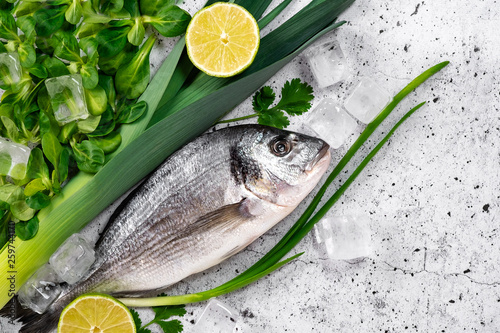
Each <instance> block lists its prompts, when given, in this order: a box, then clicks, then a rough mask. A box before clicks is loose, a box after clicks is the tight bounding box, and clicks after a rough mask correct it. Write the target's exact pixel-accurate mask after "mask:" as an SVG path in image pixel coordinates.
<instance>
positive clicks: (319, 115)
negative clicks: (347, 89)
mask: <svg viewBox="0 0 500 333" xmlns="http://www.w3.org/2000/svg"><path fill="white" fill-rule="evenodd" d="M303 125H304V127H305V128H309V129H311V130H312V131H313V132H314V133H316V136H319V137H320V138H321V139H323V140H325V141H326V142H327V143H328V144H329V145H330V147H332V148H334V149H337V148H339V147H340V146H341V145H342V144H343V143H344V141H345V140H346V139H347V137H349V135H351V134H352V133H353V132H354V130H355V129H356V126H358V123H357V122H356V120H354V119H353V118H352V117H351V116H349V115H348V114H347V112H345V111H344V110H343V109H342V108H340V107H339V106H337V104H336V103H335V101H334V100H332V99H331V98H325V99H323V100H322V101H321V102H320V103H319V105H318V106H317V107H315V108H314V110H312V111H311V112H309V115H308V116H307V118H305V119H304V124H303ZM304 132H305V133H304V134H308V133H307V132H308V131H307V130H306V131H304Z"/></svg>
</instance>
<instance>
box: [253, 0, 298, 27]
mask: <svg viewBox="0 0 500 333" xmlns="http://www.w3.org/2000/svg"><path fill="white" fill-rule="evenodd" d="M290 2H292V0H285V1H283V2H282V3H280V4H279V5H278V6H276V8H274V9H273V10H272V11H271V12H270V13H269V14H267V15H266V16H265V17H263V18H262V19H261V20H260V21H259V29H261V30H262V29H264V28H265V27H266V26H267V25H268V24H269V23H271V22H272V20H274V19H275V18H276V17H277V16H278V15H279V14H281V12H282V11H283V10H284V9H285V8H286V7H287V6H288V5H289V4H290Z"/></svg>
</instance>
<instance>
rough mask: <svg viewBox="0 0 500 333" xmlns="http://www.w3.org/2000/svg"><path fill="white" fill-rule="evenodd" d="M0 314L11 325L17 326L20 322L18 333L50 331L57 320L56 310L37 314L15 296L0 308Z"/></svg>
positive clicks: (55, 325) (54, 326)
mask: <svg viewBox="0 0 500 333" xmlns="http://www.w3.org/2000/svg"><path fill="white" fill-rule="evenodd" d="M0 316H2V317H7V318H9V324H10V325H13V327H14V326H15V327H17V328H18V327H19V326H18V325H19V323H22V325H23V326H22V327H21V329H20V331H19V333H41V332H51V331H52V330H53V329H55V328H56V327H57V323H58V321H59V313H58V312H57V311H54V310H52V309H50V310H47V312H45V313H44V314H43V315H41V314H38V313H36V312H35V311H33V310H31V309H25V308H23V307H22V306H21V305H20V304H19V302H18V301H17V297H14V298H13V299H12V300H11V301H10V302H9V303H8V304H7V305H5V306H4V307H3V308H2V309H1V310H0ZM16 331H17V329H16ZM9 332H10V331H9ZM12 332H14V331H12Z"/></svg>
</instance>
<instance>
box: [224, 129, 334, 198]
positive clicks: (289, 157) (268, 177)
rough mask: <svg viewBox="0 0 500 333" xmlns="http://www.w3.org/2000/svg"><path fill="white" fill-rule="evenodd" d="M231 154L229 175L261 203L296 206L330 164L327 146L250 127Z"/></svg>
mask: <svg viewBox="0 0 500 333" xmlns="http://www.w3.org/2000/svg"><path fill="white" fill-rule="evenodd" d="M245 132H246V133H245V134H244V135H242V136H241V137H240V142H239V143H238V144H237V145H236V147H235V149H233V151H232V153H231V161H232V162H231V163H232V166H231V171H232V172H233V175H235V177H236V178H237V179H238V180H239V181H240V182H242V183H244V185H245V187H246V188H247V189H248V190H249V191H251V192H252V193H253V194H255V195H256V196H257V197H259V198H260V199H262V200H266V201H269V202H271V203H273V204H276V205H279V206H286V207H295V206H297V205H298V204H299V203H300V202H301V201H302V200H303V199H304V198H305V197H306V196H307V195H308V194H309V192H310V191H311V190H312V189H313V188H314V187H315V186H316V184H317V183H318V182H319V180H320V179H321V177H322V176H323V174H324V173H325V172H326V170H327V169H328V166H329V164H330V158H331V156H330V150H329V145H328V144H327V143H326V142H325V141H323V140H321V139H318V138H314V137H311V136H308V135H304V134H300V133H294V132H289V131H284V130H279V129H276V128H273V127H267V126H260V125H256V126H250V127H247V128H246V129H245Z"/></svg>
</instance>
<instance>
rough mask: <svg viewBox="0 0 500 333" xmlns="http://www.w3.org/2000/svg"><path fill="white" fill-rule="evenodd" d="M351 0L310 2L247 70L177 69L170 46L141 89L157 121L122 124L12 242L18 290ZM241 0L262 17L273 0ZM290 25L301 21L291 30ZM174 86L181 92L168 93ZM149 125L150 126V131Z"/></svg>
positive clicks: (4, 291) (3, 297) (2, 299)
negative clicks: (92, 169)
mask: <svg viewBox="0 0 500 333" xmlns="http://www.w3.org/2000/svg"><path fill="white" fill-rule="evenodd" d="M353 1H354V0H332V1H324V0H313V1H311V3H310V5H308V6H307V7H306V8H304V9H303V10H301V11H299V13H297V14H296V15H295V16H293V17H292V18H291V19H290V20H288V21H287V22H285V23H284V24H283V25H282V26H281V27H280V28H278V29H276V30H275V31H273V32H272V33H270V34H269V35H267V36H266V37H264V38H263V39H265V38H266V42H265V43H263V44H261V48H260V51H259V56H258V59H256V61H257V60H258V62H257V65H256V66H253V65H252V66H251V67H250V68H249V69H248V70H247V71H245V72H244V73H243V74H242V75H239V76H237V77H235V78H233V79H225V80H220V79H215V78H214V79H212V78H206V77H204V76H203V75H201V74H199V73H197V72H196V71H194V70H191V71H187V72H182V71H181V72H179V71H176V68H179V67H178V66H177V64H179V65H180V64H182V63H183V62H182V59H183V55H184V54H185V53H183V52H182V50H183V45H182V43H183V40H182V39H181V41H179V44H178V46H176V48H174V50H175V52H174V51H172V53H171V54H170V55H169V58H168V59H167V60H166V61H165V62H164V64H163V65H162V68H161V69H160V71H159V72H158V74H157V75H156V76H155V78H154V79H153V82H152V84H150V86H149V87H148V90H147V91H146V92H145V93H144V95H143V96H144V97H143V98H142V100H145V101H146V102H148V104H149V107H150V110H149V115H150V116H151V115H152V118H151V120H149V119H148V118H146V117H145V118H144V119H140V121H139V122H137V123H134V124H131V125H128V126H123V128H122V130H121V131H122V137H123V141H122V145H121V147H120V148H119V150H118V151H117V152H115V153H114V154H113V158H112V159H110V160H109V161H108V162H107V163H106V164H105V165H104V167H103V168H102V169H101V170H100V171H99V172H98V173H97V174H95V175H94V176H91V175H88V174H85V173H79V174H78V175H77V176H76V177H74V178H73V179H72V180H71V181H69V182H68V184H67V185H66V186H65V187H64V189H63V191H62V192H61V194H60V195H58V196H57V197H55V198H54V199H53V200H52V202H51V205H50V206H49V207H47V208H45V209H43V210H42V211H40V213H39V214H38V218H39V220H40V229H39V231H38V235H37V237H36V238H35V239H34V240H30V241H21V240H20V239H18V238H16V239H15V240H14V242H13V244H12V245H14V247H15V251H16V264H15V268H14V270H15V271H16V281H15V290H16V291H17V290H19V287H20V286H21V285H22V284H23V283H24V282H25V281H26V280H27V279H28V278H29V277H30V276H31V275H32V274H33V273H34V272H35V271H36V270H37V269H38V268H39V267H40V266H42V265H43V264H44V263H45V262H47V261H48V259H49V257H50V255H51V254H52V253H53V252H54V251H55V250H56V249H57V248H58V247H59V246H60V244H62V242H63V241H64V240H66V239H67V238H68V237H69V236H70V235H71V234H73V233H75V232H77V231H79V230H80V229H81V228H82V227H83V226H85V225H86V224H87V223H88V222H89V221H91V220H92V219H93V218H94V217H95V216H97V214H98V213H99V212H101V211H102V210H103V209H105V208H106V207H107V206H108V205H109V204H111V203H112V202H113V201H114V200H116V199H117V198H118V197H120V196H121V195H122V194H123V193H125V192H126V191H127V190H128V189H129V188H130V187H132V186H133V185H135V184H136V183H137V182H138V181H140V180H141V179H142V178H143V177H144V176H146V175H147V174H148V173H149V172H151V171H152V170H153V169H154V168H155V167H156V166H157V165H158V164H160V163H161V162H162V161H163V160H164V159H165V158H166V157H167V156H169V155H170V154H171V153H173V152H174V151H175V150H177V149H178V148H179V147H180V146H182V145H183V144H185V143H187V142H188V141H190V140H192V139H193V138H195V137H196V136H198V135H200V134H201V133H203V132H205V131H206V130H207V129H208V128H210V126H211V125H212V124H213V123H215V122H216V121H217V120H218V119H220V118H221V117H223V116H224V115H225V114H226V113H227V112H229V111H230V110H232V109H233V108H234V107H235V106H237V105H238V104H239V103H241V102H242V101H243V100H245V99H246V98H247V97H248V96H250V95H251V94H252V93H253V92H254V91H255V90H257V89H258V88H260V86H262V85H263V84H264V83H265V82H266V81H267V80H268V79H269V78H271V77H272V76H273V75H274V74H275V73H276V72H277V71H278V70H280V69H281V68H282V67H283V66H284V65H285V64H287V63H288V62H289V61H290V60H292V59H293V58H294V57H295V56H296V55H297V54H299V53H300V52H301V51H302V50H304V48H306V47H307V46H308V45H310V43H312V42H313V41H314V40H316V39H317V38H319V37H320V36H322V35H323V34H324V33H326V32H328V31H331V30H332V29H334V28H336V27H337V26H338V25H339V24H335V23H334V20H335V18H336V17H337V16H338V15H339V14H340V13H341V12H342V11H343V10H344V9H346V8H347V7H348V6H349V5H350V4H351V3H352V2H353ZM235 2H236V3H239V4H241V5H243V6H245V7H246V8H247V9H248V10H249V11H250V12H251V13H252V14H253V15H254V16H255V17H257V18H260V16H261V15H262V13H263V12H264V11H265V10H266V8H267V6H268V5H269V4H270V2H271V1H270V0H265V1H253V0H240V1H235ZM283 27H285V28H283ZM292 27H295V28H293V29H291V28H292ZM293 34H296V36H294V35H293ZM276 45H279V46H280V53H276V54H275V51H276V49H275V46H276ZM162 77H163V79H161V78H162ZM190 77H194V80H193V81H190V80H189V78H190ZM157 78H158V79H157ZM155 82H157V83H158V84H156V83H155ZM195 83H196V84H195ZM198 83H202V85H206V90H203V91H199V90H198V88H199V84H198ZM171 87H172V89H174V88H175V89H174V90H176V91H177V90H178V91H179V93H176V92H175V93H171V92H169V89H170V88H171ZM165 89H166V90H165ZM179 89H180V90H179ZM196 92H197V93H196ZM180 94H183V96H182V98H179V97H178V96H179V95H180ZM169 95H170V96H172V97H171V98H172V100H176V101H177V104H176V108H175V109H172V108H170V107H167V103H166V101H167V100H168V99H166V98H164V97H165V96H169ZM160 103H165V104H164V105H163V106H162V107H161V108H160V110H162V112H158V111H159V110H157V111H155V109H156V106H155V105H159V104H160ZM168 104H169V105H170V103H168ZM153 112H154V113H153ZM157 114H159V115H157ZM148 120H149V121H148ZM146 127H148V129H147V130H146V131H144V129H145V128H146ZM143 131H144V132H143ZM142 132H143V133H142ZM141 133H142V134H141ZM7 252H8V251H5V250H3V251H2V253H0V258H1V262H2V265H3V267H2V268H3V269H2V270H1V272H0V278H1V279H3V280H4V281H5V280H6V279H7V274H8V272H9V271H12V269H10V268H9V267H8V266H7V265H8V260H7V256H8V254H7ZM9 287H10V286H8V285H7V284H2V285H0V306H2V307H3V306H4V305H5V304H6V303H7V302H8V300H9V299H10V297H9Z"/></svg>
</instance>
